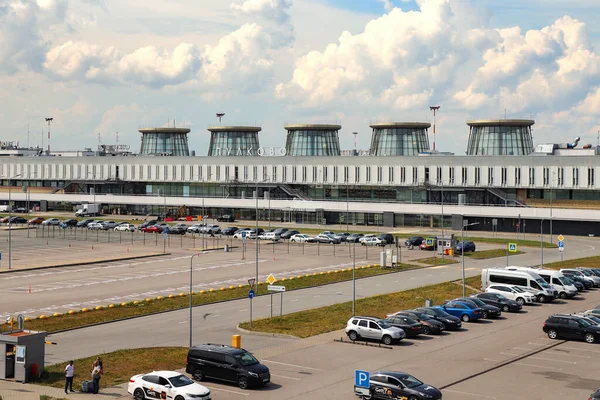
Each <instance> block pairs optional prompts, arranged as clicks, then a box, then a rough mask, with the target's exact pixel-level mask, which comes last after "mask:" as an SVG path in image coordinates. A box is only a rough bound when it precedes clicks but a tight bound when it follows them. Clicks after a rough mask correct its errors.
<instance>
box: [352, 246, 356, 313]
mask: <svg viewBox="0 0 600 400" xmlns="http://www.w3.org/2000/svg"><path fill="white" fill-rule="evenodd" d="M352 253H353V255H352V316H353V317H354V316H355V315H356V241H354V243H353V245H352Z"/></svg>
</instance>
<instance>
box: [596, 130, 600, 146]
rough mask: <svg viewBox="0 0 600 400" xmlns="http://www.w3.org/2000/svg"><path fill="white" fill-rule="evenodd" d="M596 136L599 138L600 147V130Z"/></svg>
mask: <svg viewBox="0 0 600 400" xmlns="http://www.w3.org/2000/svg"><path fill="white" fill-rule="evenodd" d="M596 137H597V139H598V147H600V131H598V135H597V136H596Z"/></svg>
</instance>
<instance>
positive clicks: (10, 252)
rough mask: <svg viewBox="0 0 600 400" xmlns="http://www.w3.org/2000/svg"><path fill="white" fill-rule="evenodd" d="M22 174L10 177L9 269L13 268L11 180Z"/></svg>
mask: <svg viewBox="0 0 600 400" xmlns="http://www.w3.org/2000/svg"><path fill="white" fill-rule="evenodd" d="M19 176H21V174H17V175H15V176H13V177H12V178H9V179H8V269H11V268H12V227H11V218H12V201H11V200H12V199H11V192H12V187H11V185H10V181H11V180H13V179H15V178H17V177H19Z"/></svg>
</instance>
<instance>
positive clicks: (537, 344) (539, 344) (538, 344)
mask: <svg viewBox="0 0 600 400" xmlns="http://www.w3.org/2000/svg"><path fill="white" fill-rule="evenodd" d="M527 344H533V345H536V346H544V345H543V344H542V343H533V342H529V343H527Z"/></svg>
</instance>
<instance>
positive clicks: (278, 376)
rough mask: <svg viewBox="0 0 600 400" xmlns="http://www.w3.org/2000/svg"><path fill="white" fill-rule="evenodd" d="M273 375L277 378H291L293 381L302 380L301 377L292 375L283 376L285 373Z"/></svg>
mask: <svg viewBox="0 0 600 400" xmlns="http://www.w3.org/2000/svg"><path fill="white" fill-rule="evenodd" d="M271 376H276V377H277V378H284V379H291V380H293V381H299V380H300V378H292V377H291V376H283V375H275V374H271Z"/></svg>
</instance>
